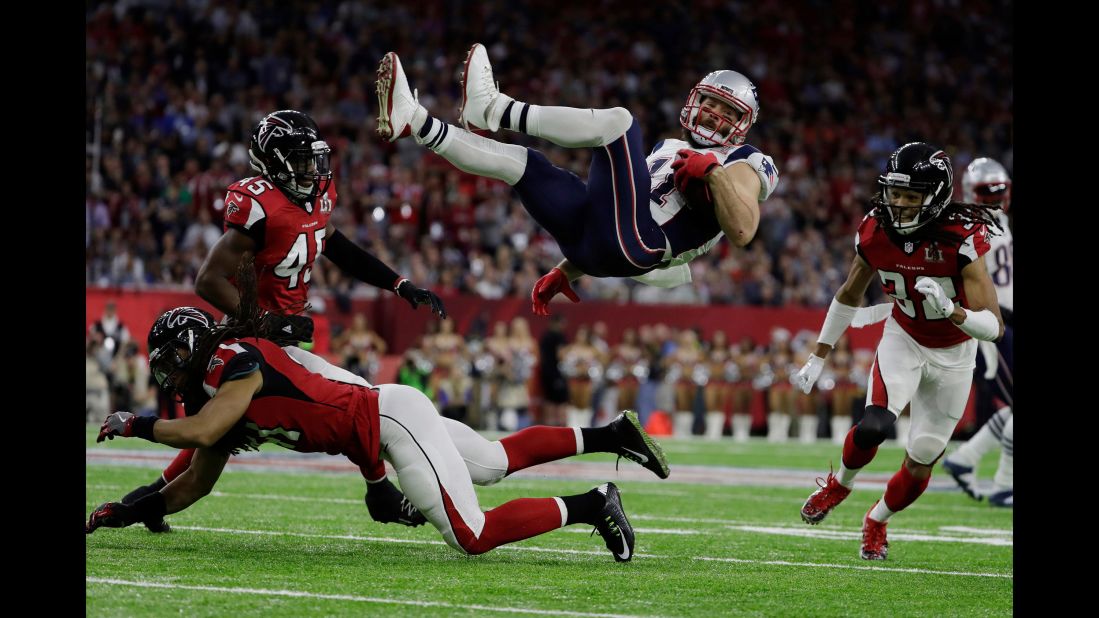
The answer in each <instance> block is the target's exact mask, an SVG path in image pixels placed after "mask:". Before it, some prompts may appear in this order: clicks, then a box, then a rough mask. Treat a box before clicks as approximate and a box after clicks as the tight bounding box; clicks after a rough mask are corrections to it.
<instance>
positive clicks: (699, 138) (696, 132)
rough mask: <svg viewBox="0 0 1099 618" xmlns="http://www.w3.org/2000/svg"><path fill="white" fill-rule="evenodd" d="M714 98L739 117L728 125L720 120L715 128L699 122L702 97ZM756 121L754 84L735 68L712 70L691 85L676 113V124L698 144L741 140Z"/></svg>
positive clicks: (731, 142)
mask: <svg viewBox="0 0 1099 618" xmlns="http://www.w3.org/2000/svg"><path fill="white" fill-rule="evenodd" d="M705 97H714V98H716V99H718V100H720V101H722V102H723V103H725V104H727V105H729V106H730V107H732V108H734V109H736V110H737V111H738V112H740V120H738V121H737V122H736V123H735V124H730V123H728V122H726V121H724V120H722V121H720V122H719V123H718V125H717V127H716V128H714V129H710V128H708V127H705V126H703V125H700V124H699V122H698V120H699V118H698V114H699V111H700V110H701V109H702V99H703V98H705ZM757 120H759V96H758V94H757V93H756V87H755V84H753V83H752V82H751V80H749V79H748V78H747V77H745V76H743V75H741V74H740V73H737V72H736V71H729V70H723V71H714V72H712V73H710V74H709V75H707V76H706V77H703V78H702V81H700V82H698V83H697V84H695V87H694V88H691V93H690V94H689V95H687V103H686V104H684V105H683V109H682V110H680V112H679V124H681V125H683V128H684V129H687V130H688V131H690V132H691V133H692V134H693V136H694V137H693V138H692V139H693V140H694V141H696V142H698V143H699V144H700V145H701V146H729V145H732V144H740V143H743V142H744V139H745V137H746V136H747V135H748V129H751V128H752V125H753V124H755V123H756V121H757Z"/></svg>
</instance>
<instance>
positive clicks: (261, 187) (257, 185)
mask: <svg viewBox="0 0 1099 618" xmlns="http://www.w3.org/2000/svg"><path fill="white" fill-rule="evenodd" d="M274 188H275V187H273V186H272V185H271V183H269V182H267V181H266V180H265V179H263V178H258V179H256V181H255V182H253V183H252V184H250V185H248V186H246V187H245V189H248V191H249V192H250V193H251V194H252V195H259V194H260V193H263V192H264V191H266V190H268V189H274Z"/></svg>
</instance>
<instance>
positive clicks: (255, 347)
mask: <svg viewBox="0 0 1099 618" xmlns="http://www.w3.org/2000/svg"><path fill="white" fill-rule="evenodd" d="M254 371H261V372H262V375H263V387H262V388H261V389H260V391H259V392H258V393H256V394H255V396H254V397H253V398H252V401H251V403H249V405H248V410H247V411H246V412H245V413H244V417H243V422H244V426H245V429H246V434H247V438H246V440H247V444H248V446H249V447H251V448H255V447H258V446H259V445H260V444H263V443H264V442H273V443H275V444H278V445H279V446H283V447H285V448H288V449H291V450H295V451H299V452H303V453H321V452H323V453H328V454H330V455H337V454H343V455H346V456H347V458H348V459H350V460H351V461H352V462H354V463H355V464H356V465H358V466H359V468H360V469H361V470H362V472H363V476H365V477H366V478H368V479H371V478H379V476H381V475H380V474H378V471H379V468H380V467H381V464H380V461H379V459H380V455H379V450H380V447H379V442H378V435H379V429H378V393H377V391H375V390H371V389H370V388H366V387H363V386H359V385H357V384H348V383H346V382H341V381H338V380H333V379H329V378H328V377H326V376H324V375H323V374H321V373H314V372H312V371H310V370H308V369H306V368H305V366H303V365H302V364H301V363H300V362H298V361H297V360H295V359H293V358H291V356H290V355H289V354H287V352H286V351H285V350H284V349H283V348H280V347H279V346H278V345H276V344H275V343H273V342H271V341H268V340H266V339H256V338H244V339H227V340H225V341H224V342H222V343H221V345H219V346H218V350H217V352H216V353H215V354H214V355H213V356H212V357H211V358H210V362H209V365H208V366H207V369H206V376H205V379H204V380H203V383H202V387H203V390H205V391H206V393H207V394H208V395H210V396H211V397H213V396H214V395H215V394H216V393H217V390H218V389H219V388H221V386H222V384H224V383H225V382H226V381H229V380H232V379H234V378H240V377H243V376H246V375H249V374H251V373H252V372H254Z"/></svg>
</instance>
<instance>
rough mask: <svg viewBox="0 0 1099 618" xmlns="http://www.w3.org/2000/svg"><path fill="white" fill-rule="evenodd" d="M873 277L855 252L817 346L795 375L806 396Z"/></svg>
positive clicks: (864, 262)
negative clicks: (849, 269)
mask: <svg viewBox="0 0 1099 618" xmlns="http://www.w3.org/2000/svg"><path fill="white" fill-rule="evenodd" d="M873 277H874V269H873V267H871V266H870V264H868V263H867V262H866V260H864V259H862V257H861V256H859V255H856V256H855V259H854V260H853V261H852V262H851V271H850V272H849V273H848V274H847V280H846V281H844V282H843V285H842V286H840V289H839V290H838V291H837V292H836V297H835V298H833V299H832V304H831V305H830V306H829V307H828V314H827V315H825V316H824V325H823V326H821V328H820V336H819V337H817V349H816V350H815V351H814V352H813V353H812V354H810V355H809V360H808V361H807V362H806V363H805V366H803V367H802V368H801V370H800V371H798V372H797V374H796V375H795V376H794V382H795V384H796V385H797V386H798V388H800V389H801V391H802V392H803V393H805V394H806V395H808V394H809V392H810V391H811V390H813V385H814V384H816V382H817V379H818V378H820V374H821V372H822V371H824V359H825V358H828V354H829V353H831V351H832V347H833V346H835V345H836V341H838V340H839V338H840V337H841V336H842V335H843V333H844V331H846V330H847V327H848V326H850V325H851V320H852V319H854V317H855V313H856V312H857V311H858V309H859V305H861V304H862V297H863V295H864V294H866V288H868V287H870V281H871V280H872V279H873Z"/></svg>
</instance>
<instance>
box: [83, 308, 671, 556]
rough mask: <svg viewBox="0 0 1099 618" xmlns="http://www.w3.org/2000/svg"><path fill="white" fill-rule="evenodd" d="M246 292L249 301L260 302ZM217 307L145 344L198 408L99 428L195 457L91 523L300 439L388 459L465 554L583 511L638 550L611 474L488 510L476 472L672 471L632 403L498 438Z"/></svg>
mask: <svg viewBox="0 0 1099 618" xmlns="http://www.w3.org/2000/svg"><path fill="white" fill-rule="evenodd" d="M247 296H248V295H247V294H245V295H244V296H242V299H241V308H242V311H244V310H245V309H250V307H251V306H252V305H251V303H249V302H248V301H247ZM207 315H208V314H207ZM207 315H203V312H201V311H200V310H197V309H195V308H193V307H182V308H177V309H173V310H170V311H168V312H166V313H164V314H163V315H161V316H160V318H159V319H158V320H157V322H156V323H155V324H154V325H153V329H152V330H151V332H150V334H149V339H150V342H152V343H153V344H155V343H156V342H160V341H163V342H164V343H162V344H161V345H159V346H156V347H155V348H154V349H153V351H152V352H151V353H150V355H149V357H150V367H151V369H152V372H153V375H154V376H155V377H156V379H157V381H158V382H159V383H160V384H161V385H162V386H164V387H165V388H169V389H172V390H176V391H179V392H182V393H184V394H185V395H184V396H188V395H187V394H188V393H193V392H194V391H195V390H197V389H201V390H202V391H203V392H204V393H205V394H206V395H207V396H208V397H209V399H208V401H207V402H206V403H205V404H204V405H203V406H202V409H201V410H199V412H198V413H197V414H195V415H193V416H187V417H184V418H181V419H173V420H160V419H157V418H154V417H137V416H134V415H133V414H131V413H129V412H114V413H112V414H111V415H109V416H108V417H107V420H105V421H104V423H103V426H102V428H101V430H100V434H99V438H98V441H102V440H103V439H105V438H111V439H113V438H114V436H121V437H140V438H144V439H146V440H150V441H153V442H160V443H163V444H168V445H171V446H176V447H180V448H195V449H196V451H195V456H194V460H193V461H192V463H191V465H190V467H188V468H187V470H186V471H185V472H183V473H182V474H181V475H180V476H179V477H178V478H176V479H175V480H173V481H172V482H171V483H169V484H168V485H167V486H166V487H164V488H163V489H162V490H160V491H156V492H152V493H150V494H148V495H146V496H144V497H142V498H140V499H139V500H137V501H135V502H134V503H132V504H126V503H122V502H109V503H106V504H103V505H101V506H100V507H98V508H97V509H96V510H95V511H93V512H92V514H91V516H90V517H89V519H88V523H87V525H86V527H85V532H86V533H88V534H90V533H92V532H94V531H95V530H96V529H97V528H99V527H100V526H107V527H124V526H128V525H131V524H133V523H136V522H139V521H149V520H155V519H162V518H163V517H164V515H165V514H167V513H174V512H177V511H180V510H182V509H184V508H186V507H188V506H190V505H191V504H193V503H194V502H195V501H197V500H198V499H199V498H201V497H202V496H205V495H207V494H208V493H209V492H210V491H211V489H212V488H213V486H214V484H215V483H216V481H217V479H218V477H219V476H220V474H221V472H222V470H223V468H224V467H225V464H226V462H227V461H228V458H229V456H230V455H231V454H233V453H236V452H238V451H240V450H242V449H246V450H252V449H256V448H257V447H258V446H259V445H260V444H262V443H264V442H272V443H275V444H279V445H280V446H284V447H286V448H290V449H293V450H296V451H300V452H326V453H329V454H343V455H346V456H347V457H348V459H350V460H351V461H352V462H354V463H355V464H357V465H358V466H359V467H360V469H361V470H362V473H363V475H364V476H365V477H367V478H371V477H372V476H373V475H376V474H377V472H376V471H377V469H379V468H381V467H382V463H381V462H382V459H384V460H386V461H389V462H390V463H391V464H392V465H393V467H394V468H395V469H396V471H397V476H398V479H399V480H400V482H401V487H402V489H403V490H404V491H405V492H406V493H407V496H408V501H409V503H410V504H409V505H408V506H409V508H415V509H418V510H419V512H420V513H422V514H423V515H424V516H426V518H427V520H428V521H430V522H431V523H432V525H434V526H435V527H436V528H437V529H438V530H439V532H440V533H441V534H442V535H443V538H444V539H445V540H446V542H447V543H448V544H449V545H451V546H452V547H454V548H455V549H457V550H459V551H462V552H464V553H468V554H480V553H484V552H486V551H489V550H491V549H493V548H495V547H498V546H500V545H502V544H505V543H511V542H515V541H519V540H522V539H526V538H530V537H532V536H536V535H539V534H543V533H545V532H549V531H550V530H554V529H556V528H560V527H562V526H566V525H569V524H575V523H586V524H590V525H593V526H595V527H596V530H597V531H598V532H599V533H600V535H601V536H602V537H603V539H604V541H605V543H606V545H607V548H608V549H610V550H611V552H612V554H613V555H614V559H615V560H616V561H620V562H625V561H629V560H630V559H631V558H632V557H633V553H634V552H633V549H634V533H633V529H632V527H631V525H630V522H629V520H628V519H627V518H626V515H625V513H624V511H623V509H622V501H621V498H620V496H619V492H618V489H617V487H616V486H615V485H614V484H613V483H604V484H603V485H600V486H598V487H596V488H594V489H592V490H590V491H588V492H585V493H582V494H576V495H571V496H559V497H552V498H522V499H518V500H512V501H510V502H506V503H504V504H502V505H500V506H498V507H496V508H494V509H491V510H489V511H487V512H482V511H481V509H480V506H479V505H478V502H477V496H476V494H475V493H474V490H473V484H474V483H478V484H484V485H487V484H492V483H495V482H497V481H499V480H501V479H502V478H503V477H504V476H506V475H508V474H511V473H512V472H515V471H517V470H521V469H523V468H526V467H529V466H532V465H536V464H538V463H543V462H547V461H554V460H557V459H561V458H564V457H569V456H571V455H576V454H579V453H587V452H612V453H623V452H632V453H634V454H635V455H640V459H638V461H641V462H643V465H645V466H646V467H647V468H649V469H650V470H653V471H654V472H656V473H657V474H658V475H660V476H661V477H667V475H668V467H667V463H666V460H665V458H664V455H663V452H662V450H661V449H660V447H659V445H657V444H656V443H655V442H654V441H653V440H652V439H651V438H650V437H649V436H648V435H647V434H646V433H645V432H644V430H643V429H641V427H640V424H639V422H638V421H637V417H636V414H632V413H627V414H624V415H622V416H620V417H619V418H618V419H616V420H615V421H614V422H612V423H611V424H610V425H607V426H605V427H600V428H594V429H576V428H569V427H530V428H527V429H524V430H523V431H521V432H519V433H516V434H513V435H511V436H508V437H506V438H503V439H502V440H499V441H496V442H490V441H488V440H487V439H485V438H482V437H481V436H479V435H477V434H476V432H474V431H473V430H472V429H468V428H467V430H468V433H467V434H458V435H456V434H455V433H454V432H453V431H452V430H450V429H449V428H448V427H447V426H446V425H444V423H443V419H442V418H441V416H440V415H439V413H438V411H437V410H436V409H435V407H434V405H433V404H432V403H431V400H430V399H428V398H427V396H425V395H424V394H423V393H421V392H420V391H418V390H416V389H414V388H411V387H408V386H403V385H395V384H386V385H379V386H374V387H367V386H362V385H359V384H349V383H346V382H341V381H339V380H334V379H329V377H328V376H326V375H324V374H323V373H319V372H314V371H310V370H309V369H307V368H306V367H304V366H303V365H302V364H301V363H299V362H297V361H296V360H295V359H293V358H292V357H290V356H289V355H288V354H287V352H286V350H284V349H283V348H280V347H279V346H278V344H276V343H274V342H272V341H270V340H268V339H264V338H260V337H257V336H256V335H263V334H269V333H270V325H269V324H268V323H267V321H266V320H264V319H263V318H261V317H260V315H259V311H258V310H254V311H251V313H248V314H246V315H249V316H251V317H249V318H248V319H242V320H239V321H238V322H237V323H234V324H224V325H218V326H212V325H210V323H209V319H208V317H207ZM151 347H152V346H151Z"/></svg>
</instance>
